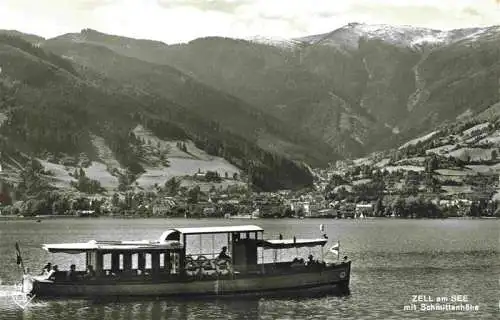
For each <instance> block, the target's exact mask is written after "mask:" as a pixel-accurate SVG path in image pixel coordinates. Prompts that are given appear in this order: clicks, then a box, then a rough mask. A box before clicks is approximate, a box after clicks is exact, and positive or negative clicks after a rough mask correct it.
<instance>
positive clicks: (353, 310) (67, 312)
mask: <svg viewBox="0 0 500 320" xmlns="http://www.w3.org/2000/svg"><path fill="white" fill-rule="evenodd" d="M247 223H255V224H258V225H260V226H261V227H263V228H264V229H265V236H267V237H268V238H276V237H277V235H278V234H279V233H282V234H283V236H285V237H293V236H294V235H296V236H297V237H317V236H320V232H319V224H324V225H325V226H326V232H327V234H328V236H329V239H330V240H331V243H330V245H331V244H332V243H334V242H336V241H337V240H340V244H341V255H342V256H343V255H347V256H349V258H350V259H351V260H352V261H353V266H352V274H351V286H350V288H351V294H350V295H349V296H344V297H335V296H328V297H323V298H314V299H253V300H252V299H236V300H190V301H188V300H167V299H159V300H154V299H153V300H132V301H109V302H102V301H101V302H97V301H86V300H52V301H37V302H35V303H32V304H31V305H30V306H29V307H28V308H26V309H25V310H22V309H21V308H19V307H17V306H16V305H15V304H14V302H13V301H12V299H11V298H10V297H9V296H8V291H9V290H11V288H12V285H13V284H15V283H16V282H18V281H19V279H20V276H21V270H20V268H18V266H17V265H16V261H15V249H14V243H15V241H19V242H20V243H21V250H22V251H23V256H24V260H25V264H26V266H27V267H29V268H30V269H31V270H36V271H37V272H38V271H39V270H41V269H42V267H43V265H44V264H45V263H46V262H47V261H53V262H55V263H57V264H58V265H59V266H60V267H66V266H67V265H69V263H71V262H79V261H75V260H74V259H75V257H71V256H69V257H68V256H67V255H66V256H65V255H59V254H57V255H50V254H48V253H46V252H45V251H42V250H41V249H40V244H42V243H51V242H72V241H88V240H91V239H98V240H112V239H114V240H135V239H156V238H157V237H159V235H160V234H161V233H162V232H163V231H164V230H165V229H167V228H169V227H181V226H214V225H237V224H247ZM499 230H500V221H498V220H453V219H447V220H390V219H387V220H386V219H382V220H358V221H356V220H313V219H311V220H307V219H306V220H252V221H250V220H249V221H245V220H240V221H236V220H186V219H149V220H127V219H123V220H119V219H61V220H44V221H43V222H41V223H37V222H36V221H34V220H30V221H0V255H1V259H0V281H2V283H1V284H0V319H33V320H35V319H43V320H46V319H85V320H101V319H113V320H117V319H500V313H499V312H500V295H499V289H500V282H499V281H500V261H499V259H498V258H499V256H498V251H499V250H498V249H499V239H500V238H499ZM303 253H304V254H306V253H305V252H303ZM80 262H81V261H80ZM414 295H426V296H429V297H430V298H432V299H434V300H436V299H437V298H438V297H447V298H448V299H451V298H452V295H467V298H466V299H467V301H466V302H462V304H464V305H465V304H469V305H472V306H477V307H478V308H479V310H478V311H459V312H457V311H420V310H417V311H412V310H405V309H404V307H405V305H411V304H412V299H413V296H414ZM420 303H424V302H417V303H416V306H417V309H420ZM425 303H427V302H425ZM448 303H449V304H453V305H457V304H460V303H457V302H448ZM435 304H436V302H434V305H435Z"/></svg>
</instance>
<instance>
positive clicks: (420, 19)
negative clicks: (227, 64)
mask: <svg viewBox="0 0 500 320" xmlns="http://www.w3.org/2000/svg"><path fill="white" fill-rule="evenodd" d="M350 22H360V23H368V24H391V25H412V26H419V27H429V28H434V29H446V30H447V29H455V28H466V27H476V26H490V25H496V24H500V0H413V1H410V0H0V29H15V30H18V31H21V32H26V33H32V34H36V35H39V36H42V37H45V38H51V37H55V36H58V35H61V34H65V33H70V32H79V31H80V30H81V29H85V28H91V29H95V30H98V31H101V32H105V33H109V34H116V35H121V36H127V37H133V38H142V39H154V40H160V41H163V42H165V43H168V44H171V43H179V42H187V41H190V40H193V39H195V38H199V37H205V36H224V37H233V38H250V37H253V36H262V37H269V38H294V37H301V36H306V35H312V34H319V33H325V32H329V31H332V30H334V29H336V28H339V27H342V26H344V25H346V24H347V23H350Z"/></svg>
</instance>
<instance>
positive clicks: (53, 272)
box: [47, 264, 59, 280]
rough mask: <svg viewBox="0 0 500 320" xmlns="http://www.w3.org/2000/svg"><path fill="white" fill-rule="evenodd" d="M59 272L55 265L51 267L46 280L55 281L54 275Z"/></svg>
mask: <svg viewBox="0 0 500 320" xmlns="http://www.w3.org/2000/svg"><path fill="white" fill-rule="evenodd" d="M58 271H59V268H58V267H57V264H56V265H55V266H53V267H52V270H50V272H49V274H48V276H47V279H48V280H56V273H57V272H58Z"/></svg>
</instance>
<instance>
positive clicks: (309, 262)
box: [307, 254, 316, 266]
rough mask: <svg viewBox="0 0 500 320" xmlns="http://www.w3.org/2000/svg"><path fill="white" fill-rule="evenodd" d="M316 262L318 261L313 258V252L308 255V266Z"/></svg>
mask: <svg viewBox="0 0 500 320" xmlns="http://www.w3.org/2000/svg"><path fill="white" fill-rule="evenodd" d="M315 263H316V261H314V260H313V255H312V254H310V255H309V256H308V257H307V265H308V266H311V265H313V264H315Z"/></svg>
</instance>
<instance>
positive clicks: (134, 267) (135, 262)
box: [132, 253, 139, 270]
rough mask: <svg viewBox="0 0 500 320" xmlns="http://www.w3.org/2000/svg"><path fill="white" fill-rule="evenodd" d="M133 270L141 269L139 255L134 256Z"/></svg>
mask: <svg viewBox="0 0 500 320" xmlns="http://www.w3.org/2000/svg"><path fill="white" fill-rule="evenodd" d="M132 269H134V270H136V269H139V254H138V253H134V254H132Z"/></svg>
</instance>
